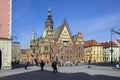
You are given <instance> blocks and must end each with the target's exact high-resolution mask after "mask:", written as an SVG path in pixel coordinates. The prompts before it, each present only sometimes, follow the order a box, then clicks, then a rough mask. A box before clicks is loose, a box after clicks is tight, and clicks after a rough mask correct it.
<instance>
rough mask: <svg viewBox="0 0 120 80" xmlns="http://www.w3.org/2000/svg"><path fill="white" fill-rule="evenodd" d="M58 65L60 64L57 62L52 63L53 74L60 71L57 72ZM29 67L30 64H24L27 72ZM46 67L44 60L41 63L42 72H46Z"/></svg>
mask: <svg viewBox="0 0 120 80" xmlns="http://www.w3.org/2000/svg"><path fill="white" fill-rule="evenodd" d="M57 64H58V62H57V61H53V62H52V68H53V73H56V72H58V70H57ZM27 66H28V64H27V63H25V64H24V68H25V70H27ZM44 66H45V62H44V61H43V60H41V62H40V68H41V71H43V70H44Z"/></svg>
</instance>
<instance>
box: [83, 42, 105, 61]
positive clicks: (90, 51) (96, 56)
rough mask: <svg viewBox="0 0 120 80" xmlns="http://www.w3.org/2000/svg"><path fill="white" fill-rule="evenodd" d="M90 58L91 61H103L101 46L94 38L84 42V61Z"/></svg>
mask: <svg viewBox="0 0 120 80" xmlns="http://www.w3.org/2000/svg"><path fill="white" fill-rule="evenodd" d="M89 59H90V60H91V62H92V63H96V62H103V46H102V45H100V44H99V43H98V42H96V41H95V40H89V41H86V42H85V47H84V61H85V62H87V61H88V60H89Z"/></svg>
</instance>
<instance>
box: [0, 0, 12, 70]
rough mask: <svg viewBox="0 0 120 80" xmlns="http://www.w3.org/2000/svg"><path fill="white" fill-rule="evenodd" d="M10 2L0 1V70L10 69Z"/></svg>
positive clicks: (8, 0) (9, 0)
mask: <svg viewBox="0 0 120 80" xmlns="http://www.w3.org/2000/svg"><path fill="white" fill-rule="evenodd" d="M11 3H12V2H11V0H0V69H10V68H11V10H12V9H11V8H12V4H11Z"/></svg>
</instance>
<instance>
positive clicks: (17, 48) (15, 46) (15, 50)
mask: <svg viewBox="0 0 120 80" xmlns="http://www.w3.org/2000/svg"><path fill="white" fill-rule="evenodd" d="M20 57H21V44H20V42H12V62H15V61H20Z"/></svg>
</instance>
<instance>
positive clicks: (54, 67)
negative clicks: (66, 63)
mask: <svg viewBox="0 0 120 80" xmlns="http://www.w3.org/2000/svg"><path fill="white" fill-rule="evenodd" d="M52 68H53V73H55V72H58V70H57V62H56V61H53V62H52Z"/></svg>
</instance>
